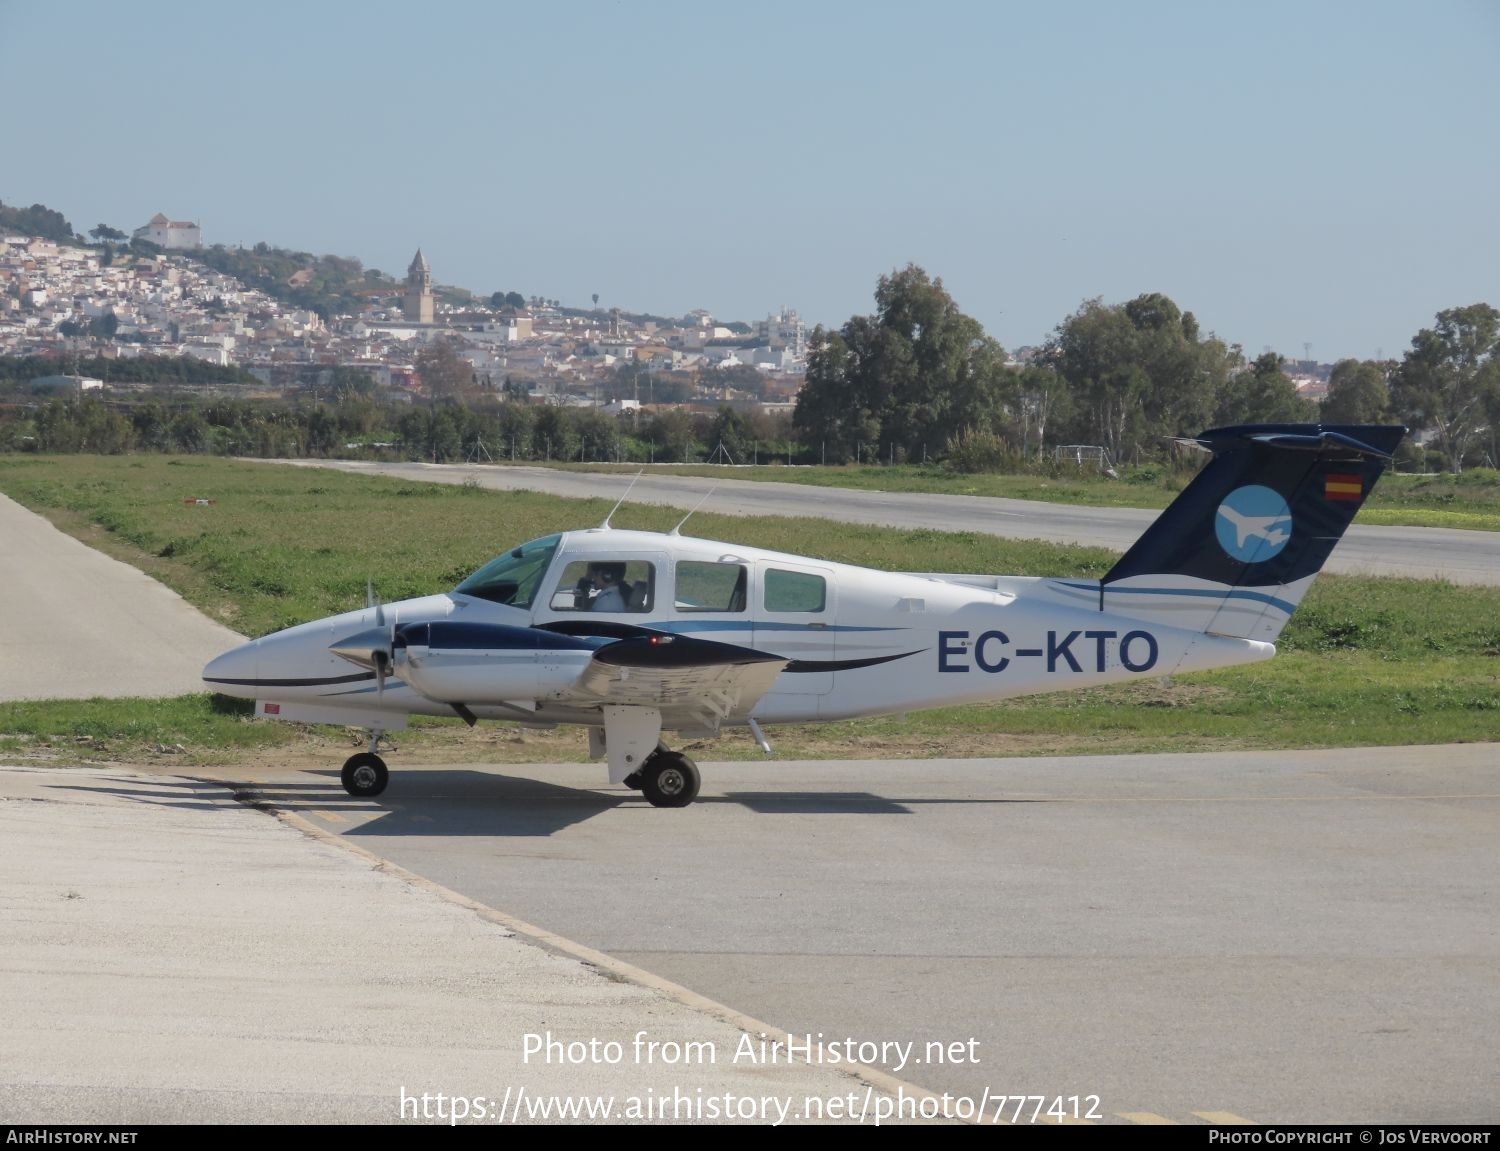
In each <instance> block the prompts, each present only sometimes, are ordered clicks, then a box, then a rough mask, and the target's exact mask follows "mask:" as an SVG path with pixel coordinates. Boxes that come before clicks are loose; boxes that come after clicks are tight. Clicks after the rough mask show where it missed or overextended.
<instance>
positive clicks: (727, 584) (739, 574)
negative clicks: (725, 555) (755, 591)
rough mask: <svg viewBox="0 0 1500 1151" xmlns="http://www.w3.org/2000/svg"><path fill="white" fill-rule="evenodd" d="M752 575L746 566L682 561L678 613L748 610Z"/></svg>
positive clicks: (678, 569) (678, 566) (679, 563)
mask: <svg viewBox="0 0 1500 1151" xmlns="http://www.w3.org/2000/svg"><path fill="white" fill-rule="evenodd" d="M748 586H749V576H748V575H747V573H746V571H745V565H744V564H728V563H705V562H704V561H702V560H681V561H679V562H678V564H677V598H676V602H675V605H674V606H675V607H676V608H677V610H678V611H683V612H693V611H717V612H728V611H744V610H745V589H746V588H747V587H748Z"/></svg>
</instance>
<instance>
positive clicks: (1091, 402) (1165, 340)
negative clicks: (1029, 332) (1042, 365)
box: [1045, 292, 1240, 459]
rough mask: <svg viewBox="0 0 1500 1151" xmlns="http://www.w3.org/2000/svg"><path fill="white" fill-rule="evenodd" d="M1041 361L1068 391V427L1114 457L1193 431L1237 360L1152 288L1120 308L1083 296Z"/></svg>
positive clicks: (1234, 352)
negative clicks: (1100, 446)
mask: <svg viewBox="0 0 1500 1151" xmlns="http://www.w3.org/2000/svg"><path fill="white" fill-rule="evenodd" d="M1045 359H1046V362H1047V363H1048V364H1050V365H1051V366H1052V367H1054V368H1055V369H1056V371H1057V372H1058V374H1059V375H1061V376H1062V377H1063V379H1064V380H1066V381H1067V384H1068V390H1069V392H1070V393H1071V396H1070V398H1071V401H1072V403H1071V408H1072V412H1073V419H1072V420H1070V421H1069V423H1070V427H1069V429H1068V431H1069V432H1070V433H1071V435H1073V436H1074V437H1076V438H1078V439H1079V440H1082V441H1086V442H1090V443H1097V444H1102V445H1104V446H1105V447H1107V448H1109V450H1110V452H1111V453H1112V454H1113V455H1114V456H1115V458H1116V459H1123V458H1126V457H1128V456H1130V455H1133V454H1136V453H1138V452H1139V451H1141V450H1142V449H1154V448H1155V447H1156V446H1157V444H1158V443H1159V442H1160V441H1161V439H1162V438H1164V437H1167V436H1174V435H1181V434H1184V433H1192V432H1197V431H1201V430H1202V429H1203V428H1204V427H1205V426H1206V421H1208V420H1209V419H1210V418H1211V417H1212V415H1213V412H1214V408H1215V405H1216V403H1217V401H1218V398H1219V394H1220V392H1221V391H1222V390H1223V388H1224V385H1225V382H1226V381H1227V379H1228V377H1229V374H1230V372H1231V371H1232V370H1233V369H1234V368H1235V367H1236V366H1238V364H1239V362H1240V361H1239V355H1238V351H1237V350H1236V349H1232V348H1230V347H1228V346H1227V345H1225V344H1224V342H1223V341H1222V340H1219V339H1218V338H1217V337H1214V336H1209V337H1207V338H1204V337H1202V336H1201V335H1200V333H1199V329H1198V321H1197V319H1196V318H1195V317H1194V315H1193V314H1192V313H1191V312H1184V311H1182V310H1181V309H1180V308H1178V306H1177V305H1176V303H1174V302H1173V301H1172V300H1171V299H1169V298H1168V297H1167V296H1164V295H1162V294H1161V293H1160V292H1149V293H1146V294H1144V295H1140V296H1137V297H1136V298H1135V299H1133V300H1131V301H1130V302H1129V303H1127V304H1123V305H1118V304H1105V303H1104V302H1103V301H1102V300H1099V299H1093V300H1086V301H1084V303H1083V305H1082V306H1081V307H1080V308H1079V309H1078V311H1076V312H1074V313H1073V314H1072V315H1071V316H1069V317H1068V318H1067V319H1065V320H1064V321H1063V322H1062V323H1061V324H1059V325H1058V327H1057V330H1056V333H1055V334H1054V335H1053V337H1052V339H1051V340H1050V341H1049V342H1048V345H1047V350H1046V357H1045Z"/></svg>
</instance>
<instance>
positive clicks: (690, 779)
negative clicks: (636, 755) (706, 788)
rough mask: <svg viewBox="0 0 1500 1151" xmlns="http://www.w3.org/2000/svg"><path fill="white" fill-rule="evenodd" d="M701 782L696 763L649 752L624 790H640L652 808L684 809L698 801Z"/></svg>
mask: <svg viewBox="0 0 1500 1151" xmlns="http://www.w3.org/2000/svg"><path fill="white" fill-rule="evenodd" d="M701 782H702V781H701V779H700V777H699V775H698V765H697V764H696V763H694V762H693V761H692V760H691V759H689V758H688V757H687V756H685V755H683V754H682V752H680V751H668V750H667V749H666V748H658V749H657V750H656V751H654V752H652V753H651V755H650V756H648V757H647V759H646V762H645V763H643V764H641V766H640V768H639V770H637V771H634V772H632V773H631V774H630V775H629V776H627V777H626V778H625V786H626V787H638V788H640V789H641V791H642V792H643V793H644V794H645V796H646V800H647V802H648V803H650V804H651V806H652V807H686V806H687V805H688V804H690V803H692V802H693V800H695V799H696V798H698V787H699V784H700V783H701Z"/></svg>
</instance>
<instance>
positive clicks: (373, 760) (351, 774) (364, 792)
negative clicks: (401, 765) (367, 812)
mask: <svg viewBox="0 0 1500 1151" xmlns="http://www.w3.org/2000/svg"><path fill="white" fill-rule="evenodd" d="M384 734H385V733H384V732H379V731H375V732H371V733H370V750H369V751H362V752H360V753H359V754H358V755H351V756H350V757H349V758H348V759H346V760H344V770H343V771H342V772H341V773H340V774H339V782H341V783H342V784H343V785H344V790H345V791H347V792H348V793H349V794H350V795H352V796H354V798H355V799H374V798H375V797H376V796H377V795H379V794H380V793H381V792H382V791H384V790H385V785H386V784H388V783H390V781H391V773H390V772H389V771H387V770H386V766H385V760H383V759H381V758H380V756H378V755H376V754H375V749H376V748H377V747H379V746H380V737H381V736H382V735H384Z"/></svg>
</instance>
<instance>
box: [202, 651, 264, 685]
mask: <svg viewBox="0 0 1500 1151" xmlns="http://www.w3.org/2000/svg"><path fill="white" fill-rule="evenodd" d="M259 665H260V641H259V640H251V641H250V642H249V643H242V644H240V646H239V647H236V648H232V649H230V650H229V651H226V652H225V653H224V654H223V655H220V656H215V657H214V658H213V659H211V660H209V661H208V664H207V666H205V667H204V669H203V683H204V686H205V687H207V688H208V689H209V690H211V691H217V692H221V693H223V694H224V695H235V696H241V697H243V698H245V699H254V698H255V683H256V680H257V679H258V678H259V672H260V666H259Z"/></svg>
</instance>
